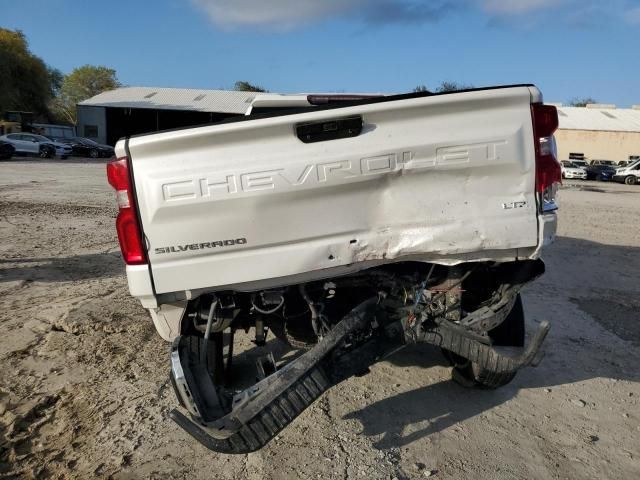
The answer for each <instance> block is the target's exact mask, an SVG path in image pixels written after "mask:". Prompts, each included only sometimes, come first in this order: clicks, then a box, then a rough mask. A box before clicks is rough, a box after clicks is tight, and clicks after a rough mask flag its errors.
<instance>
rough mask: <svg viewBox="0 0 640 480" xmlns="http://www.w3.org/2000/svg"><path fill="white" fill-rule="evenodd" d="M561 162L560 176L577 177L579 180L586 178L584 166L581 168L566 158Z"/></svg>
mask: <svg viewBox="0 0 640 480" xmlns="http://www.w3.org/2000/svg"><path fill="white" fill-rule="evenodd" d="M561 163H562V178H579V179H580V180H586V179H587V171H586V170H585V169H584V168H581V167H579V166H578V165H576V164H575V163H572V162H570V161H568V160H563V161H562V162H561Z"/></svg>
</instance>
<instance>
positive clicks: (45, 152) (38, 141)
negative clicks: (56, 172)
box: [0, 133, 70, 158]
mask: <svg viewBox="0 0 640 480" xmlns="http://www.w3.org/2000/svg"><path fill="white" fill-rule="evenodd" d="M0 140H2V141H5V142H8V143H10V144H11V145H13V147H14V148H15V151H14V153H15V154H16V155H34V156H37V157H40V158H53V157H55V156H56V153H57V150H56V146H55V142H52V141H51V140H49V139H48V138H46V137H43V136H42V135H34V134H32V133H9V134H8V135H3V136H1V137H0ZM69 151H70V150H69ZM65 158H66V157H65Z"/></svg>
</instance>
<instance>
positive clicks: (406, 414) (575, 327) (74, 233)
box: [0, 160, 640, 480]
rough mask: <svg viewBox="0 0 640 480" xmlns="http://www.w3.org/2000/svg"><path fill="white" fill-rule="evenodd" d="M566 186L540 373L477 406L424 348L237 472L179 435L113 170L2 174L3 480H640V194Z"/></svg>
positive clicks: (230, 460) (541, 294)
mask: <svg viewBox="0 0 640 480" xmlns="http://www.w3.org/2000/svg"><path fill="white" fill-rule="evenodd" d="M567 183H568V184H567V185H566V186H565V187H564V188H563V190H562V192H561V202H562V205H561V210H560V226H559V232H558V233H559V236H558V239H557V241H556V243H555V244H554V245H553V246H552V247H550V248H548V249H547V250H546V251H545V260H546V262H547V267H548V272H547V273H546V274H545V275H544V276H543V277H542V278H541V279H540V280H538V281H537V282H535V284H533V285H532V286H530V287H528V288H527V290H526V291H525V294H524V301H525V309H526V312H527V315H528V320H527V321H528V325H529V326H530V327H533V326H535V324H536V323H538V322H540V321H541V320H543V319H549V320H551V322H552V330H551V333H550V335H549V338H548V340H547V343H546V357H545V358H544V360H543V361H542V363H541V365H540V366H539V367H538V368H529V369H526V370H523V371H521V372H520V373H519V374H518V375H517V377H516V379H515V380H514V381H513V382H512V383H511V384H510V385H508V386H507V387H504V388H502V389H500V390H497V391H470V390H465V389H463V388H462V387H459V386H458V385H457V384H454V383H453V382H452V381H451V380H450V369H449V368H448V367H446V366H445V365H444V362H443V360H442V359H441V356H440V354H439V352H437V351H435V350H432V349H429V348H421V349H407V350H404V351H401V352H399V353H397V354H396V355H394V356H393V357H391V358H390V359H389V360H387V361H384V362H381V363H379V364H377V365H375V366H374V367H373V368H372V369H371V373H370V374H368V375H366V376H364V377H360V378H351V379H349V380H348V381H346V382H344V383H342V384H340V385H339V386H337V387H335V388H333V389H332V390H330V391H329V392H328V393H327V394H325V395H324V396H323V397H322V398H321V399H320V400H318V401H317V402H316V403H315V404H313V405H312V407H311V408H309V409H308V410H307V411H306V412H304V413H303V414H302V415H301V416H300V417H299V418H298V419H297V420H296V421H295V422H294V423H293V424H292V425H291V426H290V427H289V428H287V429H285V430H284V431H283V432H282V433H280V435H279V436H278V437H277V439H276V440H275V441H273V442H271V443H270V444H269V445H268V446H267V447H266V448H264V449H263V450H261V451H259V452H257V453H252V454H249V455H240V456H226V455H218V454H214V453H211V452H209V451H208V450H206V449H205V448H204V447H202V446H200V445H199V444H197V443H196V442H195V441H194V440H192V439H191V438H190V437H189V436H187V435H186V434H185V433H184V432H183V431H181V430H180V429H179V428H178V427H177V426H176V425H175V424H174V423H173V422H171V421H170V420H168V419H167V413H168V411H169V410H170V409H171V408H173V407H174V406H175V405H176V401H175V398H174V394H173V392H172V391H171V388H170V386H169V384H168V381H167V378H168V369H169V364H168V346H167V344H166V343H164V342H163V341H162V340H161V339H160V337H159V336H158V335H156V333H155V330H154V328H153V325H152V323H151V321H150V319H149V317H148V315H147V314H146V312H145V310H143V309H142V308H141V307H140V306H139V304H138V303H137V302H136V301H135V300H133V299H132V298H130V296H129V294H128V290H127V285H126V280H125V277H124V267H123V264H122V261H121V259H120V254H119V250H118V247H117V239H116V236H115V231H114V226H113V223H114V218H115V214H116V209H115V201H114V198H113V195H112V192H111V190H110V188H109V187H108V185H107V184H106V180H105V176H104V162H93V163H82V162H73V161H64V162H61V161H58V162H43V161H37V160H23V161H8V162H0V239H1V243H0V478H94V477H98V478H117V479H133V478H158V479H159V478H162V479H165V478H189V479H205V478H206V479H211V478H224V479H298V478H301V479H315V478H340V479H346V478H356V479H357V478H363V479H393V478H397V479H398V480H401V479H417V478H425V477H428V476H433V477H434V478H455V479H478V478H504V479H513V478H517V479H531V478H540V479H552V478H567V479H576V478H580V479H599V480H601V479H603V478H606V479H609V478H612V479H613V478H615V479H633V478H640V403H639V401H640V383H638V382H639V381H640V367H639V366H638V365H640V313H639V312H640V209H639V206H640V186H624V185H617V184H604V183H595V182H580V183H578V182H571V183H569V182H567Z"/></svg>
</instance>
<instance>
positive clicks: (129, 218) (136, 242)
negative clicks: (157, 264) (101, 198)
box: [107, 157, 146, 265]
mask: <svg viewBox="0 0 640 480" xmlns="http://www.w3.org/2000/svg"><path fill="white" fill-rule="evenodd" d="M107 179H108V180H109V184H110V185H111V186H112V187H113V188H115V190H116V199H117V201H118V209H119V212H118V218H117V220H116V230H117V232H118V240H119V241H120V250H121V251H122V257H123V258H124V261H125V263H126V264H127V265H142V264H144V263H146V258H145V254H144V248H143V247H142V235H141V233H140V226H139V223H138V215H137V213H136V209H135V204H134V202H133V195H132V194H131V185H130V181H129V167H128V160H127V157H123V158H119V159H117V160H114V161H112V162H109V163H108V164H107Z"/></svg>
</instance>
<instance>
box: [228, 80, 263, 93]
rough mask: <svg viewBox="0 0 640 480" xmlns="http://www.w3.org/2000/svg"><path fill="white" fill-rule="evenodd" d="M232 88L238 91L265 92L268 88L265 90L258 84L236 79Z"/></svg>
mask: <svg viewBox="0 0 640 480" xmlns="http://www.w3.org/2000/svg"><path fill="white" fill-rule="evenodd" d="M233 89H234V90H237V91H239V92H266V91H268V90H265V89H264V88H262V87H260V86H258V85H253V84H251V83H249V82H245V81H237V82H236V84H235V85H234V87H233Z"/></svg>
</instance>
